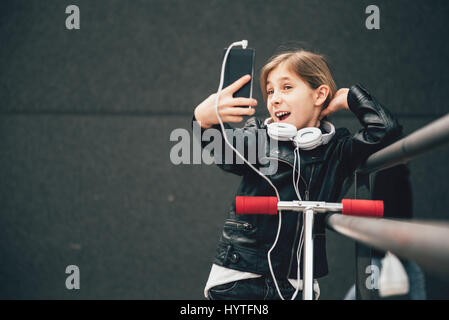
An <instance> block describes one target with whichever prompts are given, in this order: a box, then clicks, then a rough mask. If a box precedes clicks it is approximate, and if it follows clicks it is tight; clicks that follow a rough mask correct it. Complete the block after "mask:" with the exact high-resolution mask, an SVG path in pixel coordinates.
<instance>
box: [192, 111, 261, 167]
mask: <svg viewBox="0 0 449 320" xmlns="http://www.w3.org/2000/svg"><path fill="white" fill-rule="evenodd" d="M192 126H193V128H194V129H195V126H197V130H194V132H195V131H196V132H199V133H200V136H197V135H195V134H194V139H196V141H197V142H200V143H201V150H202V151H204V149H207V151H208V152H210V155H211V156H212V157H213V158H214V162H215V164H217V165H218V167H219V168H221V169H222V170H224V171H226V172H230V173H234V174H237V175H243V174H244V173H245V172H246V171H247V170H250V168H249V167H248V166H247V165H246V164H245V163H244V162H243V160H242V159H241V158H240V157H238V156H237V154H236V153H235V152H234V151H233V150H232V149H231V148H230V147H229V146H228V145H227V144H226V141H225V140H224V138H223V133H222V131H221V127H220V125H214V126H212V127H211V128H208V129H204V128H202V127H200V126H199V124H198V122H196V119H195V116H193V118H192ZM198 127H199V128H200V129H198ZM224 127H225V131H226V136H227V138H228V141H229V142H230V143H231V144H232V146H233V147H234V148H235V149H237V150H238V151H239V153H241V154H242V155H243V156H244V157H245V159H247V160H248V161H249V162H250V163H251V164H253V165H255V166H257V165H258V164H257V163H258V161H257V160H258V152H257V147H258V138H259V137H258V133H259V132H258V130H257V129H258V120H257V118H256V117H251V118H249V119H248V120H247V121H246V123H245V125H244V126H243V127H242V128H232V127H231V126H230V125H229V124H227V123H224Z"/></svg>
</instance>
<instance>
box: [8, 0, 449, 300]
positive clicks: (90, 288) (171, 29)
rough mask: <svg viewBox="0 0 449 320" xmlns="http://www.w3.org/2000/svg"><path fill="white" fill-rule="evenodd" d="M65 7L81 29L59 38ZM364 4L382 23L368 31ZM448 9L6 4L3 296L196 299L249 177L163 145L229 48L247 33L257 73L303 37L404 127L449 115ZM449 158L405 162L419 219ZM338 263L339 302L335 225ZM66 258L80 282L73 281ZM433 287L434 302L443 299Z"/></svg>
mask: <svg viewBox="0 0 449 320" xmlns="http://www.w3.org/2000/svg"><path fill="white" fill-rule="evenodd" d="M70 4H76V5H78V6H79V8H80V10H81V29H80V30H73V31H69V30H67V29H66V28H65V19H66V16H67V15H66V14H65V8H66V6H68V5H70ZM369 4H376V5H378V6H379V7H380V9H381V29H380V30H374V31H369V30H367V29H366V28H365V19H366V17H367V15H366V14H365V8H366V7H367V6H368V5H369ZM448 13H449V3H448V2H447V1H431V2H428V1H424V0H422V1H413V2H411V1H386V0H382V1H381V0H376V1H374V2H373V1H359V0H344V1H343V0H340V1H335V0H321V1H312V0H310V1H299V0H296V1H293V0H292V1H283V0H276V1H271V0H270V1H268V0H263V1H261V0H257V1H256V0H253V1H250V0H248V1H234V0H231V1H230V0H227V1H210V0H208V1H206V0H201V1H174V0H173V1H167V0H165V1H162V0H160V1H143V0H133V1H116V0H108V1H106V0H96V1H93V0H91V1H87V0H81V1H61V0H46V1H37V0H26V1H25V0H21V1H19V0H10V1H6V0H4V1H1V2H0V47H1V50H0V161H1V166H0V228H1V232H0V261H1V263H0V298H3V299H5V298H6V299H11V298H12V299H17V298H19V299H22V298H28V299H47V298H48V299H55V298H57V299H81V298H83V299H132V298H139V299H201V298H202V290H203V286H204V284H205V281H206V280H207V277H208V273H209V269H210V265H211V261H212V257H213V255H214V252H215V246H216V244H217V241H218V237H219V235H220V230H221V226H222V223H223V219H224V218H225V216H226V209H227V207H228V205H229V202H230V201H231V200H232V195H233V192H234V190H235V188H236V187H237V185H238V183H239V178H238V177H236V176H232V175H228V174H225V173H223V172H221V171H220V170H219V169H218V168H216V167H214V166H207V165H180V166H175V165H173V164H172V163H171V162H170V157H169V154H170V149H171V147H172V146H173V145H174V144H175V143H174V142H170V141H169V136H170V133H171V132H172V131H173V130H174V129H175V128H186V129H189V128H190V120H191V114H192V111H193V109H194V107H195V106H196V105H197V104H198V103H199V102H201V101H202V100H203V99H204V98H205V97H206V96H207V95H209V94H210V93H212V92H213V91H214V90H216V88H217V86H218V76H219V68H220V63H221V61H220V60H221V56H222V49H223V48H224V47H225V46H226V45H227V44H229V43H230V42H233V41H236V40H240V39H248V40H249V42H250V46H251V47H254V48H256V57H257V58H256V68H257V69H258V70H259V69H260V68H261V67H262V65H263V63H264V62H265V61H266V60H267V59H268V57H269V56H271V55H272V54H273V53H274V52H275V50H276V49H277V48H278V47H279V45H281V44H285V43H291V42H295V43H297V42H298V41H300V42H303V43H304V44H305V45H306V46H307V48H313V49H315V50H317V51H319V52H322V53H324V54H326V55H327V56H328V57H329V60H330V62H331V64H332V66H333V70H334V74H335V79H336V81H337V84H338V86H339V87H347V86H350V85H352V84H354V83H356V82H362V83H364V84H365V85H366V86H367V87H369V88H370V90H371V92H372V93H373V95H375V96H376V97H377V98H378V100H380V101H382V102H383V103H384V104H385V105H387V106H388V107H389V109H390V110H392V111H393V112H394V113H395V114H397V115H398V117H399V118H400V121H401V123H402V124H403V125H404V129H405V132H406V133H410V132H412V131H413V130H416V129H417V128H420V127H422V126H423V125H425V124H427V123H429V122H430V121H432V120H434V119H436V118H438V117H439V116H441V115H443V114H445V113H446V112H447V110H448V107H447V105H448V104H447V92H448V91H449V78H448V72H447V70H448V65H449V62H448V59H447V57H448V56H449V45H448V42H447V41H446V39H448V36H449V35H448V33H449V28H448V24H449V22H448V21H447V17H448ZM257 75H258V73H257ZM256 98H258V99H259V105H260V106H259V108H258V115H259V116H260V117H261V118H263V117H264V116H265V115H266V111H265V110H264V106H263V103H262V99H261V94H260V91H259V90H257V93H256ZM334 122H335V124H337V126H347V127H349V128H350V129H351V130H357V127H358V125H357V122H356V121H355V120H354V117H353V116H352V115H351V114H347V113H343V114H340V115H337V116H335V117H334ZM448 156H449V152H448V150H447V148H440V150H438V151H435V152H432V153H430V154H428V155H426V156H424V157H421V158H419V159H417V160H416V161H414V162H413V163H412V164H411V166H410V167H411V169H412V183H413V192H414V195H415V198H414V213H415V216H416V217H418V218H421V219H440V220H447V216H448V213H447V210H446V209H447V206H448V200H447V195H446V193H447V190H448V187H449V184H448V180H447V177H448V166H447V159H448ZM328 257H329V263H330V274H329V275H328V276H327V277H325V278H323V279H322V280H321V282H320V283H321V291H322V296H321V297H322V298H323V299H339V298H342V297H343V295H344V294H345V292H346V290H347V289H348V288H349V287H350V285H351V284H352V283H353V281H354V270H355V268H354V245H353V242H352V241H350V240H348V239H345V238H343V237H341V236H339V235H337V234H335V233H331V232H329V233H328ZM71 264H75V265H77V266H79V268H80V270H81V289H80V290H72V291H69V290H67V289H66V288H65V279H66V276H67V275H66V274H65V268H66V266H67V265H71ZM428 282H429V297H430V298H448V297H449V293H448V289H447V285H443V284H442V283H444V282H442V281H441V279H434V278H432V277H431V275H428Z"/></svg>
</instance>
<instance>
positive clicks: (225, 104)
mask: <svg viewBox="0 0 449 320" xmlns="http://www.w3.org/2000/svg"><path fill="white" fill-rule="evenodd" d="M250 79H251V76H250V75H249V74H247V75H245V76H243V77H241V78H240V79H238V80H237V81H235V82H233V83H232V84H230V85H229V86H227V87H226V88H224V89H223V90H222V91H221V94H220V99H219V101H218V113H219V114H220V117H221V120H222V121H223V122H241V121H243V116H252V115H253V114H254V113H255V112H256V110H255V109H253V108H248V107H247V106H251V107H255V106H257V100H256V99H252V98H239V97H238V98H234V97H233V94H234V93H235V92H236V91H238V90H239V89H240V88H241V87H243V86H244V85H245V84H246V83H247V82H248V81H249V80H250ZM216 99H217V94H216V93H214V94H212V95H210V96H209V97H208V98H207V99H206V100H204V101H203V102H201V103H200V104H199V105H198V106H197V107H196V108H195V112H194V114H195V118H196V120H197V121H198V122H200V125H201V127H203V128H205V129H207V128H210V127H211V126H212V125H214V124H218V123H219V121H218V118H217V114H216V112H215V100H216ZM239 106H241V107H239Z"/></svg>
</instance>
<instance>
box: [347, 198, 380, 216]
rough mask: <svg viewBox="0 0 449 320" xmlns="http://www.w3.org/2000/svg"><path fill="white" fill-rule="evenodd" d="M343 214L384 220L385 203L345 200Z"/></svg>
mask: <svg viewBox="0 0 449 320" xmlns="http://www.w3.org/2000/svg"><path fill="white" fill-rule="evenodd" d="M341 203H342V205H343V209H342V211H341V213H342V214H344V215H347V216H358V217H373V218H382V217H383V215H384V202H383V201H381V200H355V199H343V200H342V201H341Z"/></svg>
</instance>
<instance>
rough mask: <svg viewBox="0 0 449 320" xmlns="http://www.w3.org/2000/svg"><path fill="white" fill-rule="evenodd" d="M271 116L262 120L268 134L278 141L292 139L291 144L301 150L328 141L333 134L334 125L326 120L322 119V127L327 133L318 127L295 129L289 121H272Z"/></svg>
mask: <svg viewBox="0 0 449 320" xmlns="http://www.w3.org/2000/svg"><path fill="white" fill-rule="evenodd" d="M272 121H273V120H272V119H271V118H268V119H266V120H265V121H264V124H265V125H266V126H267V133H268V135H269V136H270V137H271V138H273V139H276V140H279V141H290V140H291V141H293V144H294V145H295V146H296V147H298V148H300V149H302V150H312V149H315V148H316V147H319V146H321V145H323V144H327V143H329V141H330V140H331V139H332V137H333V136H334V135H335V127H334V125H333V124H332V123H330V122H328V121H322V125H323V128H324V129H325V130H326V131H327V132H328V133H324V134H323V133H322V132H321V130H320V129H319V128H315V127H307V128H302V129H300V130H297V129H296V127H295V126H294V125H292V124H290V123H281V122H272Z"/></svg>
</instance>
